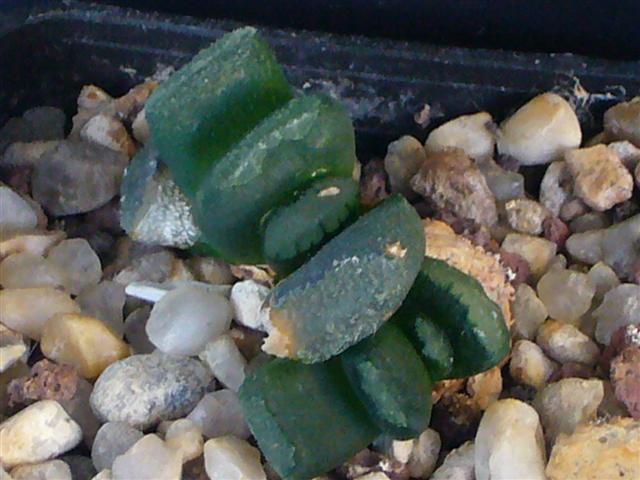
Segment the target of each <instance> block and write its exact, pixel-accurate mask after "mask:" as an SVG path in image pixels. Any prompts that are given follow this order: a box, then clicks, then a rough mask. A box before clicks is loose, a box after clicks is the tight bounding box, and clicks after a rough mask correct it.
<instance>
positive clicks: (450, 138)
mask: <svg viewBox="0 0 640 480" xmlns="http://www.w3.org/2000/svg"><path fill="white" fill-rule="evenodd" d="M495 144H496V135H495V125H494V124H493V119H492V118H491V115H490V114H488V113H487V112H479V113H474V114H472V115H462V116H460V117H456V118H454V119H453V120H449V121H448V122H447V123H444V124H443V125H441V126H439V127H438V128H436V129H435V130H433V131H432V132H431V133H430V134H429V136H428V137H427V140H426V142H425V144H424V147H425V149H426V150H427V151H428V152H435V151H438V150H443V149H445V148H448V147H456V148H461V149H462V150H464V151H465V153H466V154H467V155H469V156H470V157H471V158H476V159H477V158H488V157H491V156H493V149H494V147H495Z"/></svg>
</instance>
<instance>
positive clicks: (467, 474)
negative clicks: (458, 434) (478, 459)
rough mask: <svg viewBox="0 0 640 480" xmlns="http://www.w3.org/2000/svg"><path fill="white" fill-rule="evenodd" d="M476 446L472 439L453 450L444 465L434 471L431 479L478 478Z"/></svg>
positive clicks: (460, 479) (474, 479)
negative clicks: (476, 472) (476, 471)
mask: <svg viewBox="0 0 640 480" xmlns="http://www.w3.org/2000/svg"><path fill="white" fill-rule="evenodd" d="M474 467H475V446H474V444H473V442H472V441H468V442H465V443H463V444H462V445H460V446H459V447H458V448H456V449H455V450H451V451H450V452H449V453H448V454H447V456H446V457H445V459H444V462H443V463H442V465H440V466H439V467H438V469H437V470H436V471H435V472H433V475H432V476H431V477H430V479H431V480H476V474H475V468H474Z"/></svg>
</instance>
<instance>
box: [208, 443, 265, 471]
mask: <svg viewBox="0 0 640 480" xmlns="http://www.w3.org/2000/svg"><path fill="white" fill-rule="evenodd" d="M204 465H205V470H206V472H207V475H208V476H209V478H210V479H211V480H266V478H267V476H266V474H265V472H264V469H263V468H262V465H261V463H260V452H259V451H258V449H256V448H254V447H252V446H251V445H249V443H247V442H246V441H244V440H241V439H239V438H235V437H231V436H223V437H218V438H212V439H211V440H208V441H207V443H205V444H204Z"/></svg>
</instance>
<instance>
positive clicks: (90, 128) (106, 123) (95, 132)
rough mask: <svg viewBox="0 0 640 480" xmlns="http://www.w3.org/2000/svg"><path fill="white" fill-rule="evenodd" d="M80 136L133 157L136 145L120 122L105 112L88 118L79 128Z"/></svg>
mask: <svg viewBox="0 0 640 480" xmlns="http://www.w3.org/2000/svg"><path fill="white" fill-rule="evenodd" d="M80 138H81V139H82V140H85V141H87V142H93V143H97V144H98V145H102V146H104V147H107V148H109V149H111V150H115V151H116V152H120V153H124V154H125V155H127V156H128V157H133V155H135V153H136V145H135V143H134V141H133V140H132V139H131V137H130V136H129V133H128V132H127V129H126V128H125V127H124V125H123V124H122V122H121V121H120V120H118V119H117V118H115V117H113V116H111V115H108V114H106V113H99V114H97V115H95V116H93V117H92V118H90V119H89V120H88V121H87V123H85V124H84V126H83V127H82V130H80Z"/></svg>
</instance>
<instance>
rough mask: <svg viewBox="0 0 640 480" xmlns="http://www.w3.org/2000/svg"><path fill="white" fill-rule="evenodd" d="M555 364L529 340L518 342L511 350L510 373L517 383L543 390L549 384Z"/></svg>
mask: <svg viewBox="0 0 640 480" xmlns="http://www.w3.org/2000/svg"><path fill="white" fill-rule="evenodd" d="M554 369H555V364H554V363H553V362H552V361H551V360H549V359H548V358H547V357H546V355H545V354H544V353H543V352H542V349H541V348H540V347H539V346H538V345H536V344H535V343H533V342H530V341H529V340H518V341H517V342H516V344H515V345H514V346H513V349H512V350H511V361H510V363H509V373H510V374H511V376H512V377H513V378H514V380H516V381H517V382H520V383H523V384H525V385H530V386H532V387H534V388H536V389H538V390H539V389H541V388H542V387H544V386H545V385H546V384H547V381H548V380H549V377H551V374H552V373H553V371H554Z"/></svg>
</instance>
